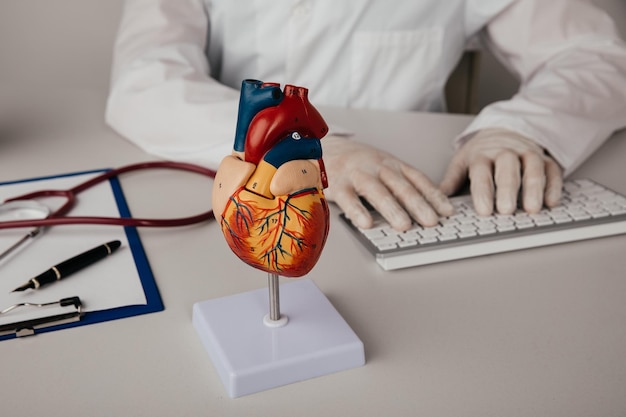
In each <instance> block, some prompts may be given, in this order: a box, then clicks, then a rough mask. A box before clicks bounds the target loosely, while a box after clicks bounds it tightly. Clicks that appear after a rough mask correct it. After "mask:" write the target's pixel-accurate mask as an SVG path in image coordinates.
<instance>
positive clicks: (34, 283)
mask: <svg viewBox="0 0 626 417" xmlns="http://www.w3.org/2000/svg"><path fill="white" fill-rule="evenodd" d="M120 246H121V242H120V241H119V240H114V241H112V242H109V243H105V244H104V245H100V246H98V247H96V248H93V249H90V250H88V251H87V252H83V253H81V254H80V255H76V256H74V257H73V258H70V259H68V260H67V261H63V262H61V263H60V264H58V265H55V266H53V267H52V268H50V269H48V270H47V271H46V272H43V273H41V274H39V275H37V276H36V277H35V278H31V279H30V280H28V282H27V283H26V284H24V285H22V286H20V287H17V288H16V289H14V290H13V291H12V292H16V291H24V290H27V289H29V288H32V289H33V290H37V289H39V288H41V287H42V286H44V285H46V284H50V283H51V282H55V281H59V280H62V279H63V278H65V277H67V276H68V275H71V274H73V273H74V272H77V271H80V270H81V269H83V268H86V267H88V266H89V265H91V264H94V263H96V262H98V261H99V260H100V259H104V258H106V257H107V256H109V255H111V254H112V253H113V252H115V251H116V250H117V249H118V248H119V247H120Z"/></svg>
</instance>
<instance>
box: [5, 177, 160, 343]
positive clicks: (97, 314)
mask: <svg viewBox="0 0 626 417" xmlns="http://www.w3.org/2000/svg"><path fill="white" fill-rule="evenodd" d="M105 171H107V170H106V169H100V170H91V171H82V172H74V173H67V174H61V175H53V176H44V177H38V178H30V179H25V180H17V181H9V182H0V186H5V185H10V184H18V183H27V182H34V181H42V180H49V179H57V178H65V177H72V176H79V175H85V174H97V173H101V172H105ZM108 182H109V185H110V186H111V190H112V193H113V197H114V199H115V203H116V205H117V209H118V211H119V215H120V217H126V218H130V217H132V216H131V213H130V210H129V208H128V204H127V202H126V198H125V197H124V192H123V191H122V187H121V185H120V182H119V180H118V179H117V178H115V177H114V178H110V179H109V180H108ZM56 227H58V226H56ZM105 227H111V226H105ZM114 227H123V229H124V232H125V235H126V238H127V240H128V245H129V247H130V250H131V253H132V258H133V261H134V263H135V266H136V268H137V274H138V276H139V279H140V283H141V286H142V287H143V292H144V295H145V299H146V304H138V305H127V306H121V307H115V308H110V309H105V310H98V311H87V312H84V313H83V314H82V315H81V317H80V319H79V320H77V321H73V322H71V323H64V324H58V325H49V326H45V327H41V328H38V329H36V330H35V331H34V334H40V333H47V332H51V331H56V330H61V329H67V328H71V327H77V326H85V325H88V324H94V323H100V322H105V321H110V320H117V319H122V318H126V317H133V316H137V315H142V314H148V313H154V312H158V311H162V310H164V305H163V301H162V299H161V295H160V293H159V289H158V287H157V284H156V282H155V280H154V275H153V273H152V270H151V268H150V264H149V262H148V258H147V257H146V254H145V251H144V248H143V245H142V243H141V240H140V238H139V234H138V233H137V228H136V227H128V226H114ZM0 231H1V230H0ZM42 238H45V236H44V237H42ZM26 250H28V249H26ZM0 268H1V267H0ZM4 307H5V306H0V309H2V308H4ZM16 337H17V336H16V334H15V333H13V334H5V335H2V336H0V341H2V340H7V339H13V338H16Z"/></svg>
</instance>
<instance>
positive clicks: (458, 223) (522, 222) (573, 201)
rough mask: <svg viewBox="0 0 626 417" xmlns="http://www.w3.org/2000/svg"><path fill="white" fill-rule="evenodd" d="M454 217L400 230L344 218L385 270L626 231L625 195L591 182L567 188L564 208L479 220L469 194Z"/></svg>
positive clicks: (457, 202) (377, 222)
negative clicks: (362, 225) (368, 226)
mask: <svg viewBox="0 0 626 417" xmlns="http://www.w3.org/2000/svg"><path fill="white" fill-rule="evenodd" d="M452 203H453V204H454V206H455V208H456V213H455V214H454V215H453V216H450V217H446V218H442V219H441V220H440V221H439V225H437V226H435V227H430V228H424V227H421V226H419V225H417V224H414V225H413V227H412V228H411V229H410V230H408V231H406V232H398V231H396V230H394V229H393V228H391V226H389V224H388V223H387V222H386V221H385V220H384V219H383V218H382V217H381V216H380V215H379V214H378V213H376V212H373V213H372V214H373V215H374V219H375V222H374V227H373V228H371V229H359V228H356V227H354V226H353V225H352V223H351V222H350V220H348V219H347V218H346V216H345V215H344V214H341V215H340V217H341V218H342V219H343V220H344V221H345V222H346V223H347V224H348V225H349V226H350V229H351V230H352V231H353V232H354V233H355V234H356V236H357V237H358V238H359V240H360V241H361V242H362V243H363V244H364V245H365V246H366V247H367V248H368V249H369V250H370V251H371V252H372V253H373V254H374V255H375V257H376V261H377V262H378V263H379V264H380V266H381V267H382V268H383V269H385V270H392V269H399V268H407V267H411V266H418V265H426V264H432V263H436V262H443V261H450V260H455V259H461V258H470V257H475V256H481V255H488V254H494V253H500V252H508V251H513V250H519V249H526V248H532V247H538V246H546V245H553V244H557V243H565V242H571V241H576V240H583V239H591V238H597V237H603V236H611V235H616V234H621V233H626V197H624V196H623V195H621V194H618V193H616V192H614V191H611V190H609V189H607V188H606V187H604V186H602V185H600V184H598V183H596V182H593V181H590V180H586V179H583V180H572V181H568V182H566V183H565V184H564V187H563V198H562V202H561V205H560V206H558V207H555V208H552V209H544V210H541V212H539V213H537V214H528V213H525V212H524V211H522V210H518V211H517V212H516V213H514V214H511V215H501V214H494V215H493V216H488V217H484V216H478V215H477V214H476V213H475V212H474V209H473V208H472V201H471V197H470V196H459V197H453V198H452Z"/></svg>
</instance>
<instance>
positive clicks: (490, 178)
mask: <svg viewBox="0 0 626 417" xmlns="http://www.w3.org/2000/svg"><path fill="white" fill-rule="evenodd" d="M468 178H469V180H470V191H471V194H472V201H473V203H474V209H475V210H476V212H477V213H478V214H480V215H483V216H487V215H490V214H492V213H493V210H494V201H495V206H496V210H497V211H498V212H499V213H501V214H511V213H513V212H514V211H515V209H516V208H517V199H518V195H519V191H520V189H521V191H522V194H521V200H522V201H521V203H522V204H521V206H522V207H523V208H524V210H525V211H527V212H529V213H536V212H538V211H539V210H541V208H542V207H543V205H544V204H545V205H546V206H548V207H554V206H556V205H558V204H559V201H560V199H561V188H562V186H563V173H562V171H561V167H560V166H559V164H558V163H557V162H556V161H555V160H554V159H552V158H551V157H550V156H548V155H547V154H546V153H545V152H544V149H543V148H542V147H541V146H539V145H537V144H536V143H535V142H533V141H531V140H530V139H527V138H526V137H524V136H521V135H519V134H517V133H514V132H510V131H507V130H504V129H486V130H482V131H480V132H478V133H477V134H476V135H475V136H473V137H472V138H471V139H469V140H468V141H467V142H466V143H465V144H464V145H463V146H461V148H460V149H459V150H458V151H457V153H456V154H455V155H454V157H453V158H452V161H451V162H450V165H449V166H448V169H447V171H446V174H445V175H444V178H443V180H442V182H441V184H440V188H441V190H442V191H443V192H444V193H445V194H446V195H452V194H453V193H454V192H456V191H458V190H459V189H460V188H461V187H462V186H463V184H464V183H465V181H466V179H468ZM494 190H495V191H494ZM494 192H495V196H494Z"/></svg>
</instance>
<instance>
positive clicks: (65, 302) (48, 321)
mask: <svg viewBox="0 0 626 417" xmlns="http://www.w3.org/2000/svg"><path fill="white" fill-rule="evenodd" d="M50 306H60V307H73V308H74V310H73V311H71V312H67V313H61V314H55V315H52V316H46V317H38V318H35V319H29V320H23V321H19V322H15V323H7V324H2V325H0V336H4V335H7V334H12V333H15V336H16V337H24V336H32V335H34V334H35V329H42V328H46V327H51V326H57V325H60V324H66V323H72V322H75V321H79V320H80V318H81V316H82V315H83V311H82V302H81V301H80V297H76V296H75V297H67V298H62V299H61V300H59V301H52V302H49V303H40V304H38V303H18V304H13V305H12V306H9V307H7V308H5V309H4V310H2V311H0V315H1V314H7V313H9V312H10V311H13V310H15V309H17V308H21V307H35V308H45V307H50Z"/></svg>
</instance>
